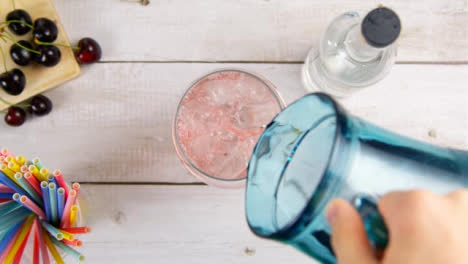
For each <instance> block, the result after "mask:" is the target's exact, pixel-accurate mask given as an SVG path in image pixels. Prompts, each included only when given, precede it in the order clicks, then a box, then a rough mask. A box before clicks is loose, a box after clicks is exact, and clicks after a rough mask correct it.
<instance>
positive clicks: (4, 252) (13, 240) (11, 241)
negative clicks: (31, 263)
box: [0, 223, 24, 263]
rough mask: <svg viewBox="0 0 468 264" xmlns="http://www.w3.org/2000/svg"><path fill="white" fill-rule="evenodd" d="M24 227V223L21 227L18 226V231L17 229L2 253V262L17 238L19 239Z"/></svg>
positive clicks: (0, 256)
mask: <svg viewBox="0 0 468 264" xmlns="http://www.w3.org/2000/svg"><path fill="white" fill-rule="evenodd" d="M22 228H24V223H23V224H22V225H21V227H20V228H18V231H16V234H15V236H14V237H12V238H11V240H10V242H8V245H7V246H6V247H5V249H4V250H3V252H2V253H1V254H0V263H3V261H4V260H5V259H6V257H7V256H8V253H10V249H11V248H12V247H13V244H14V243H15V241H16V239H18V236H19V233H20V231H21V229H22Z"/></svg>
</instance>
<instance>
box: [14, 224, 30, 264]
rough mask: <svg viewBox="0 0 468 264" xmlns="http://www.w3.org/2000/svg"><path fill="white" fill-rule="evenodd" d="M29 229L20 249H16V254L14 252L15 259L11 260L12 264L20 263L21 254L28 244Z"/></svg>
mask: <svg viewBox="0 0 468 264" xmlns="http://www.w3.org/2000/svg"><path fill="white" fill-rule="evenodd" d="M31 229H32V228H29V231H28V234H27V235H26V238H25V239H24V241H23V243H22V244H21V246H20V248H19V249H18V252H16V256H15V259H14V260H13V264H19V263H20V261H21V258H22V257H23V252H24V248H25V247H26V244H27V242H28V238H29V234H30V233H31Z"/></svg>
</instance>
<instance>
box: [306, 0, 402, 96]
mask: <svg viewBox="0 0 468 264" xmlns="http://www.w3.org/2000/svg"><path fill="white" fill-rule="evenodd" d="M400 31H401V23H400V19H399V18H398V16H397V15H396V13H395V12H394V11H392V10H391V9H389V8H386V7H378V8H376V9H374V10H372V11H370V12H369V13H368V14H367V15H366V16H365V17H364V18H363V19H362V18H361V17H360V15H359V14H358V13H357V12H348V13H345V14H343V15H341V16H339V17H337V18H335V19H334V20H333V21H332V22H331V24H330V25H329V26H328V28H327V30H326V31H325V33H324V34H323V35H322V38H321V41H320V45H319V47H318V48H312V49H311V50H310V52H309V54H308V55H307V58H306V60H305V63H304V67H303V71H302V79H303V82H304V85H305V87H306V88H307V89H308V90H310V91H323V92H326V93H329V94H331V95H334V96H337V97H344V96H349V95H351V94H352V93H354V92H357V91H359V90H361V89H362V88H364V87H367V86H370V85H372V84H374V83H376V82H378V81H379V80H381V79H382V78H384V77H385V76H386V75H387V74H388V73H389V72H390V69H391V67H392V65H393V63H394V61H395V57H396V55H397V45H396V42H395V40H396V39H397V38H398V36H399V35H400Z"/></svg>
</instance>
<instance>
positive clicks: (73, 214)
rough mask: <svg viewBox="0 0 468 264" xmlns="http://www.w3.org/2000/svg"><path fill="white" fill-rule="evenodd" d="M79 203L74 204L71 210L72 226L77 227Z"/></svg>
mask: <svg viewBox="0 0 468 264" xmlns="http://www.w3.org/2000/svg"><path fill="white" fill-rule="evenodd" d="M78 209H79V208H78V205H76V204H75V205H73V206H72V207H71V211H70V227H76V219H77V215H78Z"/></svg>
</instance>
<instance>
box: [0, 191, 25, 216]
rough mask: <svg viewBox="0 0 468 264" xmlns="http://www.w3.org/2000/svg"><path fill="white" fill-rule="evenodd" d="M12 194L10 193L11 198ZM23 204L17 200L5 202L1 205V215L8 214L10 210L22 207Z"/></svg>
mask: <svg viewBox="0 0 468 264" xmlns="http://www.w3.org/2000/svg"><path fill="white" fill-rule="evenodd" d="M11 196H13V194H12V195H10V198H11ZM22 207H23V206H22V205H21V204H20V203H17V202H15V201H10V202H7V203H3V204H1V205H0V216H3V215H6V214H8V213H9V212H12V211H14V210H16V209H18V208H22Z"/></svg>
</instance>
